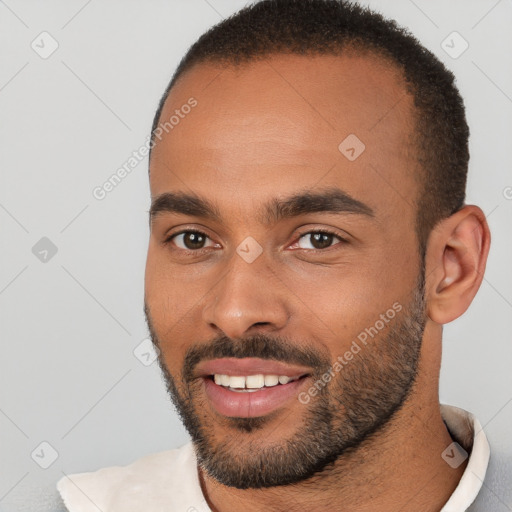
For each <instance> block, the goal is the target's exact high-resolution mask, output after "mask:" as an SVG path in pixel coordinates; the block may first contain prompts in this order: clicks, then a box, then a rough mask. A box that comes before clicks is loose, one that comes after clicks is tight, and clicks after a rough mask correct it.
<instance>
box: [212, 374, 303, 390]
mask: <svg viewBox="0 0 512 512" xmlns="http://www.w3.org/2000/svg"><path fill="white" fill-rule="evenodd" d="M298 378H299V377H293V378H292V377H288V376H287V375H263V374H261V373H258V374H256V375H247V376H234V375H224V374H218V373H216V374H215V375H214V376H213V380H214V381H215V384H217V385H219V386H224V387H227V388H230V389H231V390H232V391H240V392H247V391H256V390H258V389H261V388H263V387H274V386H277V385H278V384H288V382H291V381H294V380H297V379H298Z"/></svg>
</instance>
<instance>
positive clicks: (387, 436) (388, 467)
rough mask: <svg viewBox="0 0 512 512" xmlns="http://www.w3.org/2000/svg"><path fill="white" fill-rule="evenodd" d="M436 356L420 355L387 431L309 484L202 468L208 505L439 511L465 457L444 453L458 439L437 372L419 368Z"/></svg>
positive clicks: (219, 509) (218, 511) (227, 510)
mask: <svg viewBox="0 0 512 512" xmlns="http://www.w3.org/2000/svg"><path fill="white" fill-rule="evenodd" d="M423 352H426V351H425V350H424V351H423ZM436 357H437V358H439V363H440V354H432V353H430V354H428V353H426V354H422V356H421V359H422V361H421V362H420V371H419V374H418V378H417V380H416V383H415V386H414V388H413V390H412V391H411V393H410V395H409V398H408V399H407V401H406V402H405V403H404V405H403V406H402V408H401V409H400V410H399V411H397V413H395V415H394V416H393V417H392V419H391V420H390V421H389V422H388V423H387V425H386V426H385V427H384V428H383V429H381V430H380V431H379V432H378V433H375V434H374V435H373V436H370V438H368V439H366V440H365V441H364V442H363V443H361V444H360V445H359V446H358V447H357V448H354V449H352V450H351V451H350V452H347V453H345V454H343V455H342V456H341V457H339V458H338V459H337V460H336V461H335V462H334V463H333V464H332V465H331V466H329V467H328V468H327V469H325V470H324V471H323V472H321V473H319V474H317V475H315V476H314V477H312V478H310V479H308V480H306V481H304V482H301V483H298V484H295V485H290V486H280V487H273V488H266V489H247V490H240V489H236V488H232V487H227V486H225V485H222V484H220V483H219V482H217V481H216V480H214V479H212V478H211V477H209V476H208V475H207V474H205V473H204V471H202V470H199V475H200V480H201V485H202V488H203V493H204V495H205V497H206V500H207V502H208V504H209V506H210V508H211V509H212V510H213V511H214V512H235V511H236V512H238V511H239V510H240V509H241V507H243V510H244V512H253V511H261V510H267V509H268V510H273V511H275V512H281V511H283V512H284V511H287V512H295V511H303V510H310V511H312V512H317V511H318V512H320V511H324V510H332V511H339V512H342V511H350V512H370V511H372V512H374V511H375V510H379V511H380V512H392V511H396V510H415V511H417V512H436V511H439V510H440V509H441V508H442V507H443V505H444V504H445V503H446V502H447V501H448V499H449V497H450V496H451V494H452V493H453V491H454V489H455V488H456V487H457V484H458V482H459V481H460V478H461V476H462V474H463V472H464V469H465V467H466V463H464V464H462V465H461V466H459V467H458V468H456V469H453V468H451V467H450V466H449V465H448V464H447V463H446V462H445V461H444V460H443V459H442V457H441V454H442V452H443V451H444V450H445V448H446V447H447V446H448V445H449V444H450V443H451V442H452V439H451V437H450V434H449V433H448V430H447V429H446V426H445V424H444V422H443V420H442V417H441V413H440V407H439V398H438V393H437V382H438V375H437V376H434V375H432V374H431V373H430V374H428V372H424V371H422V369H421V368H422V367H427V368H428V367H430V368H432V367H433V366H432V364H433V363H435V361H432V360H431V361H428V362H427V361H425V359H426V358H430V359H431V358H436ZM434 367H436V366H434ZM437 373H438V372H437ZM432 381H434V382H435V386H432ZM422 390H423V391H422Z"/></svg>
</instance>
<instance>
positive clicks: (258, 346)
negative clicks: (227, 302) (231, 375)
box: [144, 304, 331, 382]
mask: <svg viewBox="0 0 512 512" xmlns="http://www.w3.org/2000/svg"><path fill="white" fill-rule="evenodd" d="M144 313H145V317H146V323H147V326H148V330H149V333H150V337H151V340H152V342H153V344H154V345H155V347H157V348H160V347H161V346H162V340H161V339H160V338H159V337H158V335H157V333H156V331H155V329H154V327H153V322H152V320H151V314H150V311H149V307H148V306H147V304H144ZM161 356H162V354H161V353H160V355H159V359H161ZM224 357H234V358H239V359H242V358H245V357H257V358H260V359H268V360H274V361H279V362H283V363H288V364H297V365H301V366H307V367H310V368H312V370H313V373H318V374H322V373H324V372H325V370H326V369H327V368H329V367H330V365H331V362H330V359H329V357H328V355H327V354H322V353H321V351H320V350H319V349H318V347H316V348H315V349H314V350H313V349H312V348H310V347H308V346H304V345H300V344H298V343H294V342H291V341H290V340H289V339H287V338H285V337H282V336H276V337H269V336H267V335H265V334H263V333H255V334H254V335H252V336H248V337H246V338H243V339H238V340H233V339H231V338H229V337H227V336H224V335H220V336H218V337H216V338H214V339H213V340H210V341H209V342H203V343H196V344H194V345H192V346H190V347H189V348H188V350H187V351H186V353H185V358H184V361H183V373H182V375H183V379H184V380H185V381H188V382H190V381H191V380H193V373H194V369H195V368H196V366H197V365H198V364H199V363H200V362H201V361H207V360H211V359H220V358H224Z"/></svg>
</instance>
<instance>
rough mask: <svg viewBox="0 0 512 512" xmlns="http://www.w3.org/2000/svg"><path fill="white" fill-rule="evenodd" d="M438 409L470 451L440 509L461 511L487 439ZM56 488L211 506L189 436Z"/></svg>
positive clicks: (108, 504)
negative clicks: (168, 447) (177, 445)
mask: <svg viewBox="0 0 512 512" xmlns="http://www.w3.org/2000/svg"><path fill="white" fill-rule="evenodd" d="M441 414H442V417H443V419H444V421H445V423H446V425H447V426H448V429H449V430H450V433H451V434H452V437H455V439H456V441H457V442H458V443H459V444H460V445H461V446H462V447H464V448H465V449H466V451H467V452H468V453H469V452H470V455H469V460H468V465H467V466H466V470H465V471H464V474H463V475H462V478H461V480H460V482H459V484H458V486H457V488H456V489H455V491H454V492H453V494H452V495H451V497H450V499H449V500H448V502H447V503H446V504H445V505H444V507H443V508H442V509H441V512H463V511H465V510H467V509H468V507H469V506H470V505H471V503H473V501H474V499H475V498H476V496H477V494H478V492H479V491H480V488H481V487H482V482H483V480H484V478H485V473H486V470H487V465H488V462H489V456H490V449H489V443H488V442H487V438H486V436H485V433H484V431H483V430H482V427H481V426H480V423H479V421H478V420H477V419H476V418H475V417H474V416H473V415H472V414H470V413H468V412H466V411H464V410H463V409H459V408H458V407H452V406H449V405H441ZM440 456H441V454H440ZM445 457H446V458H445V460H447V461H449V462H451V463H452V464H456V463H457V461H456V457H460V455H459V454H458V453H457V452H454V451H453V450H451V449H448V451H447V453H446V454H445ZM57 489H58V491H59V492H60V495H61V496H62V499H63V501H64V504H65V505H66V507H67V509H68V510H69V512H98V510H101V511H102V512H141V511H144V512H169V511H172V512H211V509H210V508H209V507H208V504H207V503H206V501H205V498H204V496H203V493H202V491H201V486H200V484H199V477H198V472H197V460H196V456H195V453H194V448H193V445H192V443H191V442H189V443H188V444H186V445H184V446H182V447H181V448H178V449H174V450H167V451H164V452H159V453H155V454H152V455H147V456H145V457H142V458H140V459H137V460H136V461H135V462H133V463H131V464H129V465H127V466H112V467H107V468H103V469H100V470H98V471H94V472H90V473H77V474H73V475H68V476H65V477H63V478H61V479H60V480H59V482H58V483H57Z"/></svg>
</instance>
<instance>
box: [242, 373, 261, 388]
mask: <svg viewBox="0 0 512 512" xmlns="http://www.w3.org/2000/svg"><path fill="white" fill-rule="evenodd" d="M264 385H265V377H264V376H263V375H261V374H258V375H247V377H246V378H245V387H246V388H250V389H255V388H262V387H263V386H264Z"/></svg>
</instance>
